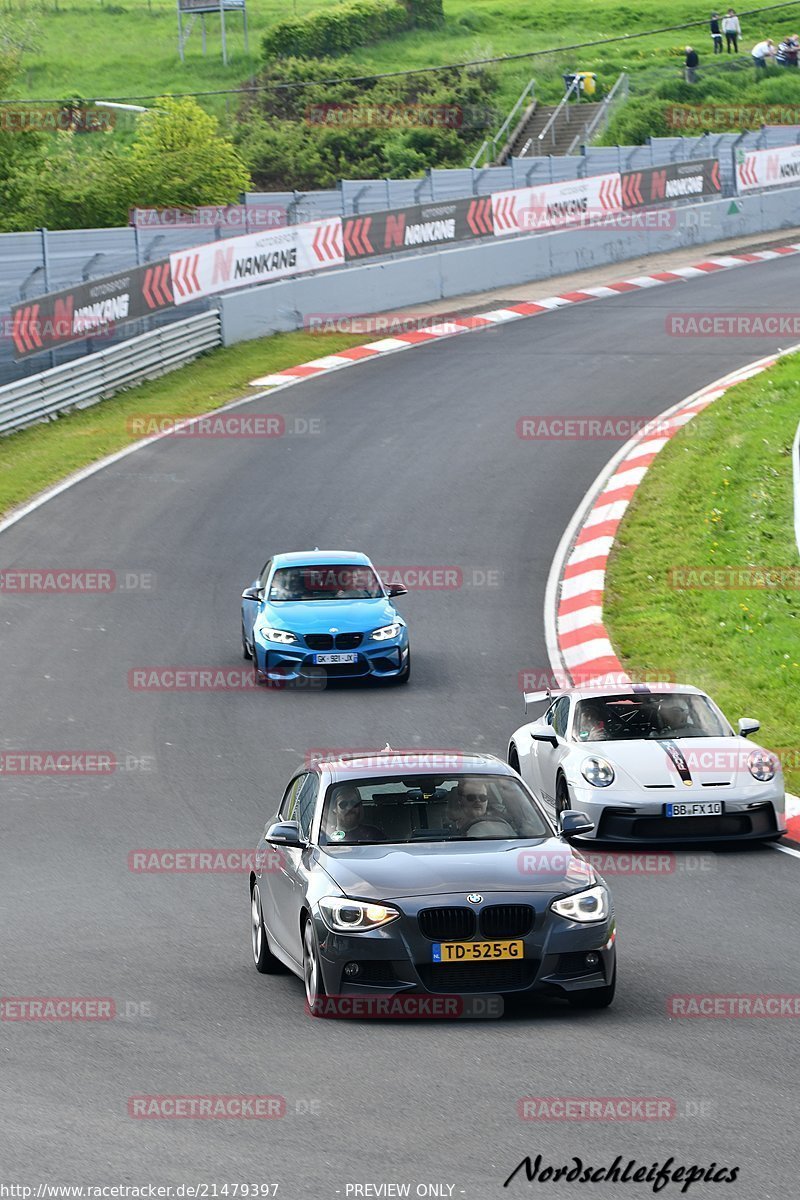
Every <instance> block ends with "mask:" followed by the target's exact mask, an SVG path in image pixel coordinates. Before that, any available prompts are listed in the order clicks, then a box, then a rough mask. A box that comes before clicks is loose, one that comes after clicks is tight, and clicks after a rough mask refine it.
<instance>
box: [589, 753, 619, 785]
mask: <svg viewBox="0 0 800 1200" xmlns="http://www.w3.org/2000/svg"><path fill="white" fill-rule="evenodd" d="M581 775H582V776H583V778H584V779H585V780H586V782H587V783H590V784H591V785H592V787H608V785H609V784H610V783H613V782H614V768H613V767H612V765H611V763H610V762H607V761H606V759H604V758H585V759H584V760H583V762H582V763H581Z"/></svg>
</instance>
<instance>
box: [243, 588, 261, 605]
mask: <svg viewBox="0 0 800 1200" xmlns="http://www.w3.org/2000/svg"><path fill="white" fill-rule="evenodd" d="M242 599H243V600H256V601H259V602H260V600H261V588H257V587H249V588H245V589H244V591H243V592H242Z"/></svg>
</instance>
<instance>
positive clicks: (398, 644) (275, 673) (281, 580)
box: [242, 550, 411, 683]
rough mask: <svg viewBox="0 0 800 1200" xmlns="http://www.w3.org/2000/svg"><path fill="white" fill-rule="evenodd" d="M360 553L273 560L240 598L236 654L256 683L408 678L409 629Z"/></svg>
mask: <svg viewBox="0 0 800 1200" xmlns="http://www.w3.org/2000/svg"><path fill="white" fill-rule="evenodd" d="M406 590H407V589H406V588H404V587H402V586H395V587H385V586H384V584H383V582H382V581H381V579H380V577H379V575H378V573H377V571H376V570H375V568H374V567H373V565H372V563H371V562H370V560H369V559H368V558H367V556H366V554H358V553H354V552H352V551H344V550H313V551H309V552H306V553H294V554H276V555H275V556H274V557H273V558H271V559H270V560H269V562H267V563H265V564H264V567H263V568H262V570H261V574H260V575H259V577H258V579H256V580H254V581H253V583H252V584H251V586H250V587H249V588H245V590H244V591H243V592H242V650H243V653H244V657H245V658H247V659H252V660H253V666H254V668H255V673H256V679H257V680H258V682H260V683H264V682H266V683H287V682H292V681H299V680H302V679H321V678H322V679H334V678H350V679H358V678H362V679H366V678H374V679H385V680H387V681H392V682H395V683H407V682H408V680H409V677H410V675H411V651H410V649H409V644H408V629H407V627H406V623H405V621H404V620H403V618H402V617H401V616H400V614H399V613H398V611H397V609H396V608H395V607H394V605H393V604H392V603H391V597H393V596H402V595H404V594H405V593H406Z"/></svg>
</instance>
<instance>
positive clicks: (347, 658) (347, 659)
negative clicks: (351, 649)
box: [314, 654, 358, 667]
mask: <svg viewBox="0 0 800 1200" xmlns="http://www.w3.org/2000/svg"><path fill="white" fill-rule="evenodd" d="M356 662H358V655H357V654H315V655H314V663H315V665H316V666H318V667H332V666H333V665H334V664H335V663H356Z"/></svg>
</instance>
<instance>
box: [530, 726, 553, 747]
mask: <svg viewBox="0 0 800 1200" xmlns="http://www.w3.org/2000/svg"><path fill="white" fill-rule="evenodd" d="M531 738H532V739H533V741H534V742H549V743H550V745H551V746H552V747H553V749H554V750H556V749H557V748H558V735H557V734H555V733H548V732H547V730H545V729H533V730H531Z"/></svg>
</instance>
